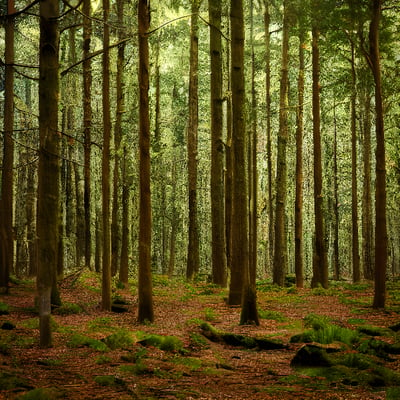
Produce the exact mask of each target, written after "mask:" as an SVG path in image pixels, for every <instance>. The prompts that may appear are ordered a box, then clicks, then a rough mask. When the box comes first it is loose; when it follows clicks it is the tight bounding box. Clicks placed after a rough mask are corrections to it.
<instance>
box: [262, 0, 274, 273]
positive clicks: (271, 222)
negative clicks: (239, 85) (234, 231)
mask: <svg viewBox="0 0 400 400" xmlns="http://www.w3.org/2000/svg"><path fill="white" fill-rule="evenodd" d="M264 8H265V11H264V32H265V93H266V95H265V96H266V99H265V100H266V119H267V121H266V124H267V149H266V150H267V174H268V175H267V177H268V179H267V187H268V262H267V264H268V266H269V265H272V263H273V259H274V226H275V223H274V218H275V215H274V199H273V193H272V192H273V190H272V140H271V131H272V129H271V40H270V33H269V26H270V20H271V16H270V12H269V1H268V0H264Z"/></svg>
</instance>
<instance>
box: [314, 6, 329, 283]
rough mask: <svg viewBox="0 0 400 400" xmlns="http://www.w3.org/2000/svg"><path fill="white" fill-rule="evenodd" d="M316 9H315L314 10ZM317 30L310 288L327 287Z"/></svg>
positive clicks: (317, 35) (315, 38) (317, 39)
mask: <svg viewBox="0 0 400 400" xmlns="http://www.w3.org/2000/svg"><path fill="white" fill-rule="evenodd" d="M316 9H317V8H316ZM318 42H319V29H318V27H317V26H316V23H315V22H314V26H313V28H312V70H313V71H312V75H313V77H312V80H313V82H312V86H313V89H312V91H313V100H312V114H313V142H314V213H315V219H314V223H315V255H314V262H313V278H312V282H311V284H312V286H313V287H316V286H317V285H318V284H320V285H321V286H322V287H324V288H327V287H328V257H327V252H326V247H325V233H324V231H325V229H324V212H323V194H322V156H321V126H320V125H321V121H320V86H319V43H318Z"/></svg>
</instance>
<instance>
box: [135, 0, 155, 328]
mask: <svg viewBox="0 0 400 400" xmlns="http://www.w3.org/2000/svg"><path fill="white" fill-rule="evenodd" d="M138 27H139V71H138V74H139V76H138V79H139V169H140V182H139V185H140V200H139V282H138V285H139V288H138V294H139V310H138V320H139V322H146V321H149V322H153V320H154V311H153V289H152V278H151V229H152V218H151V193H150V117H149V44H148V37H147V35H148V31H149V27H150V2H149V1H148V0H139V2H138Z"/></svg>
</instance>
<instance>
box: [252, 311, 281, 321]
mask: <svg viewBox="0 0 400 400" xmlns="http://www.w3.org/2000/svg"><path fill="white" fill-rule="evenodd" d="M258 315H259V317H260V318H261V319H270V320H272V321H277V322H286V321H287V320H288V319H287V318H286V317H285V316H284V315H283V313H281V312H280V311H273V310H258Z"/></svg>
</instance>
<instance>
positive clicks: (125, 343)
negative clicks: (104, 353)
mask: <svg viewBox="0 0 400 400" xmlns="http://www.w3.org/2000/svg"><path fill="white" fill-rule="evenodd" d="M104 343H105V344H106V345H107V346H108V347H109V348H110V349H112V350H115V349H128V348H130V347H132V345H133V343H134V340H133V336H132V334H131V333H130V332H129V331H127V330H125V329H120V330H118V331H117V332H115V333H113V334H111V335H110V336H107V337H106V338H105V339H104Z"/></svg>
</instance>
